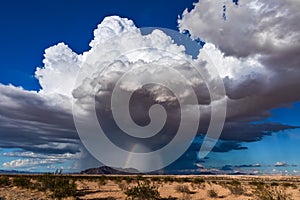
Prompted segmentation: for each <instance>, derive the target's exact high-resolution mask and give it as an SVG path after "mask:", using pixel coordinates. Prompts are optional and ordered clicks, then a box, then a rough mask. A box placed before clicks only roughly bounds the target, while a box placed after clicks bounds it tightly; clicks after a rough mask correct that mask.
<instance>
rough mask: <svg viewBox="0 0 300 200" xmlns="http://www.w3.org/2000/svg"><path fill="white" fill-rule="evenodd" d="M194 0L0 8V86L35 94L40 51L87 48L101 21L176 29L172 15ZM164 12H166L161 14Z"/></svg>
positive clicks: (67, 0) (62, 1)
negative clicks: (62, 44) (108, 19)
mask: <svg viewBox="0 0 300 200" xmlns="http://www.w3.org/2000/svg"><path fill="white" fill-rule="evenodd" d="M193 2H195V0H184V1H183V0H151V1H150V0H143V1H141V0H126V1H124V0H87V1H79V0H51V1H40V0H28V1H21V0H12V1H1V3H0V27H1V33H0V36H1V37H0V44H1V48H0V58H1V74H0V83H3V84H9V83H12V84H13V85H15V86H22V87H23V88H25V89H27V90H38V89H39V85H38V83H37V81H36V80H35V78H34V77H33V74H34V71H35V68H36V67H37V66H41V65H42V59H43V53H44V50H45V49H46V48H47V47H49V46H52V45H54V44H57V43H58V42H62V41H63V42H65V43H66V44H68V45H69V46H70V47H71V48H72V49H73V50H74V51H75V52H77V53H82V52H83V51H86V50H88V49H89V46H88V44H89V42H90V41H91V39H92V38H93V30H94V29H95V28H96V27H97V25H98V24H99V23H100V22H101V21H102V19H103V18H104V17H105V16H108V15H119V16H121V17H127V18H130V19H133V21H134V22H135V24H136V25H137V26H138V27H149V26H150V27H163V28H170V29H174V30H177V16H178V15H179V14H180V13H182V12H183V10H184V9H185V8H192V7H193ZM166 10H167V12H166Z"/></svg>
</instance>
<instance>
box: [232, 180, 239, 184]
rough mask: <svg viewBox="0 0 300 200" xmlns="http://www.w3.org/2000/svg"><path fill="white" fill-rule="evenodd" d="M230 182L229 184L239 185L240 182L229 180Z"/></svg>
mask: <svg viewBox="0 0 300 200" xmlns="http://www.w3.org/2000/svg"><path fill="white" fill-rule="evenodd" d="M230 184H231V185H241V183H240V182H239V181H237V180H233V181H231V183H230Z"/></svg>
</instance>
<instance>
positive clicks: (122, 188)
mask: <svg viewBox="0 0 300 200" xmlns="http://www.w3.org/2000/svg"><path fill="white" fill-rule="evenodd" d="M118 187H119V188H120V189H121V190H122V191H124V190H126V184H125V183H123V182H120V183H118Z"/></svg>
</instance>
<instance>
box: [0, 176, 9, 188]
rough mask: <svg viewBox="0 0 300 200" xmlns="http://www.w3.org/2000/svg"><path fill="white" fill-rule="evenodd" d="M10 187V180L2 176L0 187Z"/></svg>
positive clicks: (0, 177)
mask: <svg viewBox="0 0 300 200" xmlns="http://www.w3.org/2000/svg"><path fill="white" fill-rule="evenodd" d="M9 185H10V181H9V178H8V177H7V176H0V186H1V187H3V186H9Z"/></svg>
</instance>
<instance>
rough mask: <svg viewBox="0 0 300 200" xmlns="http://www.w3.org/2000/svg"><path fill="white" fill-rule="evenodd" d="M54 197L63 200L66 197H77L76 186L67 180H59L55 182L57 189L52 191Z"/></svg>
mask: <svg viewBox="0 0 300 200" xmlns="http://www.w3.org/2000/svg"><path fill="white" fill-rule="evenodd" d="M52 196H53V197H54V198H58V199H62V198H64V197H74V196H76V184H75V182H74V181H71V182H70V180H69V179H66V178H58V179H56V181H55V187H54V189H53V190H52Z"/></svg>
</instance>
